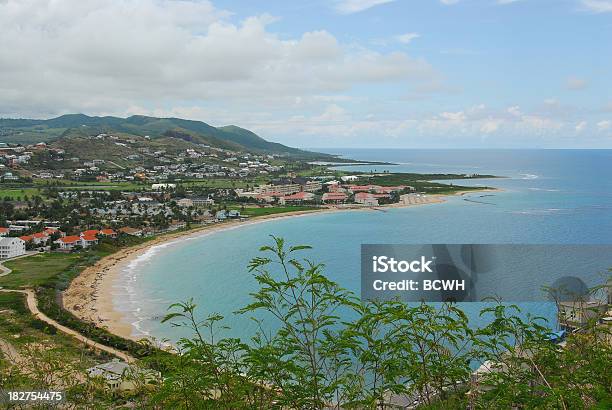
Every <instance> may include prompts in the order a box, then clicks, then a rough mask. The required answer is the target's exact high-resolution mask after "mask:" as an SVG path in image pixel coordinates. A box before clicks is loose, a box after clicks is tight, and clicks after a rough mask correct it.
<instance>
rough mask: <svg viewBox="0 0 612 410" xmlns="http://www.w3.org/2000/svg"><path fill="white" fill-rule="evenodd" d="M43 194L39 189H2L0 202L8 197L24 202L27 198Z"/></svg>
mask: <svg viewBox="0 0 612 410" xmlns="http://www.w3.org/2000/svg"><path fill="white" fill-rule="evenodd" d="M40 194H41V192H40V190H39V189H37V188H4V189H0V200H3V199H4V198H6V197H9V198H11V199H12V200H15V199H17V198H19V199H21V200H23V198H24V197H25V196H28V197H29V198H32V197H33V196H36V195H40Z"/></svg>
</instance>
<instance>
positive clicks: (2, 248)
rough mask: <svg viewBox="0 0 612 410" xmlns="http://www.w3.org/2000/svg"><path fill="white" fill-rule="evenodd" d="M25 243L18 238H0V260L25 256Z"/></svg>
mask: <svg viewBox="0 0 612 410" xmlns="http://www.w3.org/2000/svg"><path fill="white" fill-rule="evenodd" d="M25 253H26V248H25V241H23V240H22V239H19V238H0V259H8V258H14V257H16V256H21V255H25Z"/></svg>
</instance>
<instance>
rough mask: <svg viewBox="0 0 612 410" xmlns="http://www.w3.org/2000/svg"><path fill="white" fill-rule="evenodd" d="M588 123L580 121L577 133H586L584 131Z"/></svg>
mask: <svg viewBox="0 0 612 410" xmlns="http://www.w3.org/2000/svg"><path fill="white" fill-rule="evenodd" d="M587 125H588V124H587V122H586V121H580V122H579V123H578V124H576V132H582V131H584V129H585V128H586V127H587Z"/></svg>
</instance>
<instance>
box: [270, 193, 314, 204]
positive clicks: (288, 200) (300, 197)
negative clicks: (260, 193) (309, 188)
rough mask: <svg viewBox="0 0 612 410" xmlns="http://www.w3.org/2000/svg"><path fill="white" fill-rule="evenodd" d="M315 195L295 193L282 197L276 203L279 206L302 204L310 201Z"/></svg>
mask: <svg viewBox="0 0 612 410" xmlns="http://www.w3.org/2000/svg"><path fill="white" fill-rule="evenodd" d="M314 197H315V195H314V194H313V193H312V192H296V193H295V194H291V195H287V196H283V197H281V198H279V200H278V202H279V204H281V205H285V204H295V203H302V202H304V201H312V200H313V199H314Z"/></svg>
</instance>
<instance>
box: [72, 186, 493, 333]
mask: <svg viewBox="0 0 612 410" xmlns="http://www.w3.org/2000/svg"><path fill="white" fill-rule="evenodd" d="M492 191H501V190H499V189H483V190H477V191H476V190H473V191H458V192H456V193H453V194H446V195H428V196H426V197H423V198H425V200H424V201H419V202H410V203H406V202H403V203H402V202H400V203H395V204H389V205H384V206H378V207H366V206H351V207H329V208H325V209H317V210H308V211H295V212H286V213H280V214H272V215H264V216H259V217H254V218H252V219H249V220H246V221H243V220H234V221H229V222H223V223H217V224H212V225H205V226H201V227H197V228H194V229H191V230H187V231H179V232H172V233H167V234H164V235H161V236H158V237H155V238H154V239H152V240H150V241H147V242H144V243H142V244H139V245H135V246H132V247H129V248H125V249H121V250H119V251H117V252H115V253H113V254H111V255H108V256H106V257H104V258H102V259H101V260H100V261H98V262H97V263H96V264H95V265H93V266H90V267H87V268H86V269H84V270H83V271H82V272H81V273H80V274H79V275H78V276H77V277H76V278H74V280H73V281H72V282H71V283H70V286H69V287H68V289H66V290H65V291H64V292H63V295H62V300H63V305H64V308H65V309H66V310H68V311H69V312H71V313H72V314H74V315H75V316H77V317H78V318H80V319H81V320H84V321H87V322H90V323H93V324H94V325H96V326H98V327H102V328H105V329H106V330H108V331H109V332H111V333H113V334H115V335H117V336H120V337H123V338H125V339H131V340H139V339H141V338H142V337H144V335H142V334H140V335H137V334H136V332H135V330H136V329H135V327H134V325H133V324H132V323H130V322H129V320H127V319H128V318H127V317H126V314H125V313H124V312H121V311H118V310H117V309H116V308H115V306H114V301H113V298H114V295H115V289H114V287H115V284H116V283H117V282H118V281H119V280H120V279H121V278H122V275H123V274H124V273H125V272H126V270H127V267H128V265H129V264H130V263H131V262H133V261H134V260H136V259H137V258H138V257H140V256H141V255H143V254H145V253H146V252H147V251H148V250H149V249H151V248H153V247H155V246H157V245H161V244H167V243H169V242H172V241H175V240H177V239H179V238H180V239H185V238H190V237H197V236H201V235H210V234H213V233H216V232H221V231H225V230H229V229H233V228H236V227H241V226H248V225H252V224H256V223H262V222H266V221H270V220H276V219H283V218H295V217H300V216H307V215H316V214H321V213H330V212H346V211H382V210H384V209H385V208H408V207H414V206H421V205H431V204H436V203H443V202H445V198H446V197H449V196H463V195H466V194H468V193H477V192H492Z"/></svg>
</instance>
